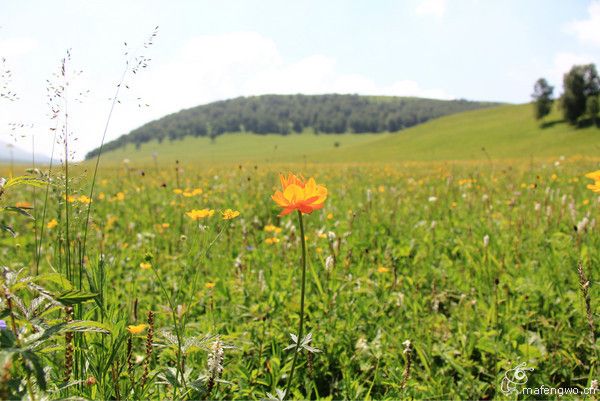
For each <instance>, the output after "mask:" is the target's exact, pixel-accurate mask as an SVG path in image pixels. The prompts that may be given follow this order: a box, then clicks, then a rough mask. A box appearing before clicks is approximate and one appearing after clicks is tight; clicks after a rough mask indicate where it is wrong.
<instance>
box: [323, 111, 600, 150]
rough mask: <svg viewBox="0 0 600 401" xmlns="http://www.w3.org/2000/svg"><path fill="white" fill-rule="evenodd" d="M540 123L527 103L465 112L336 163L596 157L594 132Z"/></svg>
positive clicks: (556, 116) (599, 146) (599, 133)
mask: <svg viewBox="0 0 600 401" xmlns="http://www.w3.org/2000/svg"><path fill="white" fill-rule="evenodd" d="M545 123H546V127H545V128H541V127H540V124H539V123H538V122H537V121H535V120H534V118H533V106H532V105H530V104H524V105H508V106H499V107H494V108H491V109H483V110H475V111H468V112H464V113H460V114H454V115H451V116H446V117H441V118H439V119H436V120H432V121H429V122H427V123H425V124H422V125H419V126H416V127H413V128H410V129H407V130H405V131H401V132H399V133H397V134H394V135H389V136H388V137H386V138H381V139H376V140H375V141H373V142H371V143H369V144H365V145H364V146H360V147H353V148H351V149H345V150H344V152H343V153H342V154H340V155H336V158H337V159H338V160H361V161H378V160H382V161H394V160H464V159H486V158H487V157H490V158H492V159H504V158H531V157H534V158H538V157H540V158H545V157H553V156H576V155H581V156H599V155H600V129H598V128H597V127H595V126H589V127H585V128H574V127H572V126H570V125H568V124H566V123H565V122H563V121H562V117H561V115H560V113H559V112H558V110H554V111H553V112H552V114H551V115H550V116H548V117H547V118H546V119H545ZM483 149H485V151H484V150H483ZM321 155H322V156H323V157H325V156H326V153H321Z"/></svg>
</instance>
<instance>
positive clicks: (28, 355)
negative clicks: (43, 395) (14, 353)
mask: <svg viewBox="0 0 600 401" xmlns="http://www.w3.org/2000/svg"><path fill="white" fill-rule="evenodd" d="M21 355H22V356H23V359H25V361H26V362H28V363H25V366H26V369H27V370H28V371H30V372H32V373H33V374H34V375H35V379H36V381H37V384H38V386H39V387H40V389H41V390H42V391H46V374H45V373H44V365H43V364H42V360H41V358H40V357H39V356H37V354H35V353H34V352H32V351H24V352H23V353H21Z"/></svg>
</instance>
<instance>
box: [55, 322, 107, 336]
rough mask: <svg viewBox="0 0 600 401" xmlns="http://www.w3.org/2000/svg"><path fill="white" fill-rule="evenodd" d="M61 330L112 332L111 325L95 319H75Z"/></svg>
mask: <svg viewBox="0 0 600 401" xmlns="http://www.w3.org/2000/svg"><path fill="white" fill-rule="evenodd" d="M61 331H77V332H81V333H90V332H91V333H103V334H110V326H108V325H107V324H105V323H100V322H95V321H93V320H73V321H72V322H69V323H66V324H65V327H64V329H63V330H61Z"/></svg>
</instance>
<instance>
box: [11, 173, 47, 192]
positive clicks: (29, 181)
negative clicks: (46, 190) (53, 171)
mask: <svg viewBox="0 0 600 401" xmlns="http://www.w3.org/2000/svg"><path fill="white" fill-rule="evenodd" d="M18 185H30V186H32V187H37V188H43V187H45V186H46V185H48V183H47V182H46V181H44V180H42V179H39V178H37V177H34V176H31V175H21V176H19V177H13V178H9V179H8V181H6V184H4V188H5V189H8V188H10V187H15V186H18Z"/></svg>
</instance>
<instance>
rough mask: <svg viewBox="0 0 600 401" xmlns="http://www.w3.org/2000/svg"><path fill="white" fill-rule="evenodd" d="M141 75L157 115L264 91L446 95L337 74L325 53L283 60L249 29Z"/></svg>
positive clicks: (201, 43)
mask: <svg viewBox="0 0 600 401" xmlns="http://www.w3.org/2000/svg"><path fill="white" fill-rule="evenodd" d="M141 78H142V80H141V81H142V82H141V83H140V84H139V85H136V87H138V88H143V92H144V93H143V94H142V97H143V98H144V99H145V100H146V101H148V102H149V103H150V104H151V105H152V108H153V111H154V113H156V114H157V117H159V116H161V115H164V114H167V113H170V112H175V111H178V110H180V109H182V108H188V107H193V106H196V105H198V104H202V103H208V102H211V101H215V100H221V99H226V98H231V97H236V96H250V95H261V94H270V93H278V94H293V93H306V94H320V93H359V94H374V95H375V94H376V95H395V96H420V97H434V98H440V99H450V98H452V96H450V95H449V94H447V93H446V92H444V91H443V90H441V89H438V88H423V87H421V86H420V85H419V84H418V83H417V82H414V81H410V80H401V81H397V82H393V83H391V84H389V85H382V84H379V83H377V82H375V81H374V80H373V79H371V78H370V77H367V76H364V75H361V74H344V73H341V72H339V70H338V68H337V63H336V60H335V59H333V58H331V57H329V56H325V55H319V54H315V55H310V56H307V57H305V58H302V59H300V60H297V61H295V62H286V61H284V60H283V58H282V56H281V55H280V54H279V52H278V49H277V46H276V45H275V43H274V42H273V41H272V40H271V39H269V38H267V37H264V36H262V35H260V34H258V33H255V32H238V33H228V34H225V35H206V36H201V37H197V38H193V39H191V40H189V41H188V42H187V43H186V44H184V45H183V46H182V49H181V51H179V52H178V56H177V57H176V58H175V59H173V60H171V61H169V62H168V63H165V64H162V65H155V66H152V67H151V68H150V71H149V72H148V74H147V75H146V76H145V78H144V77H141Z"/></svg>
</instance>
